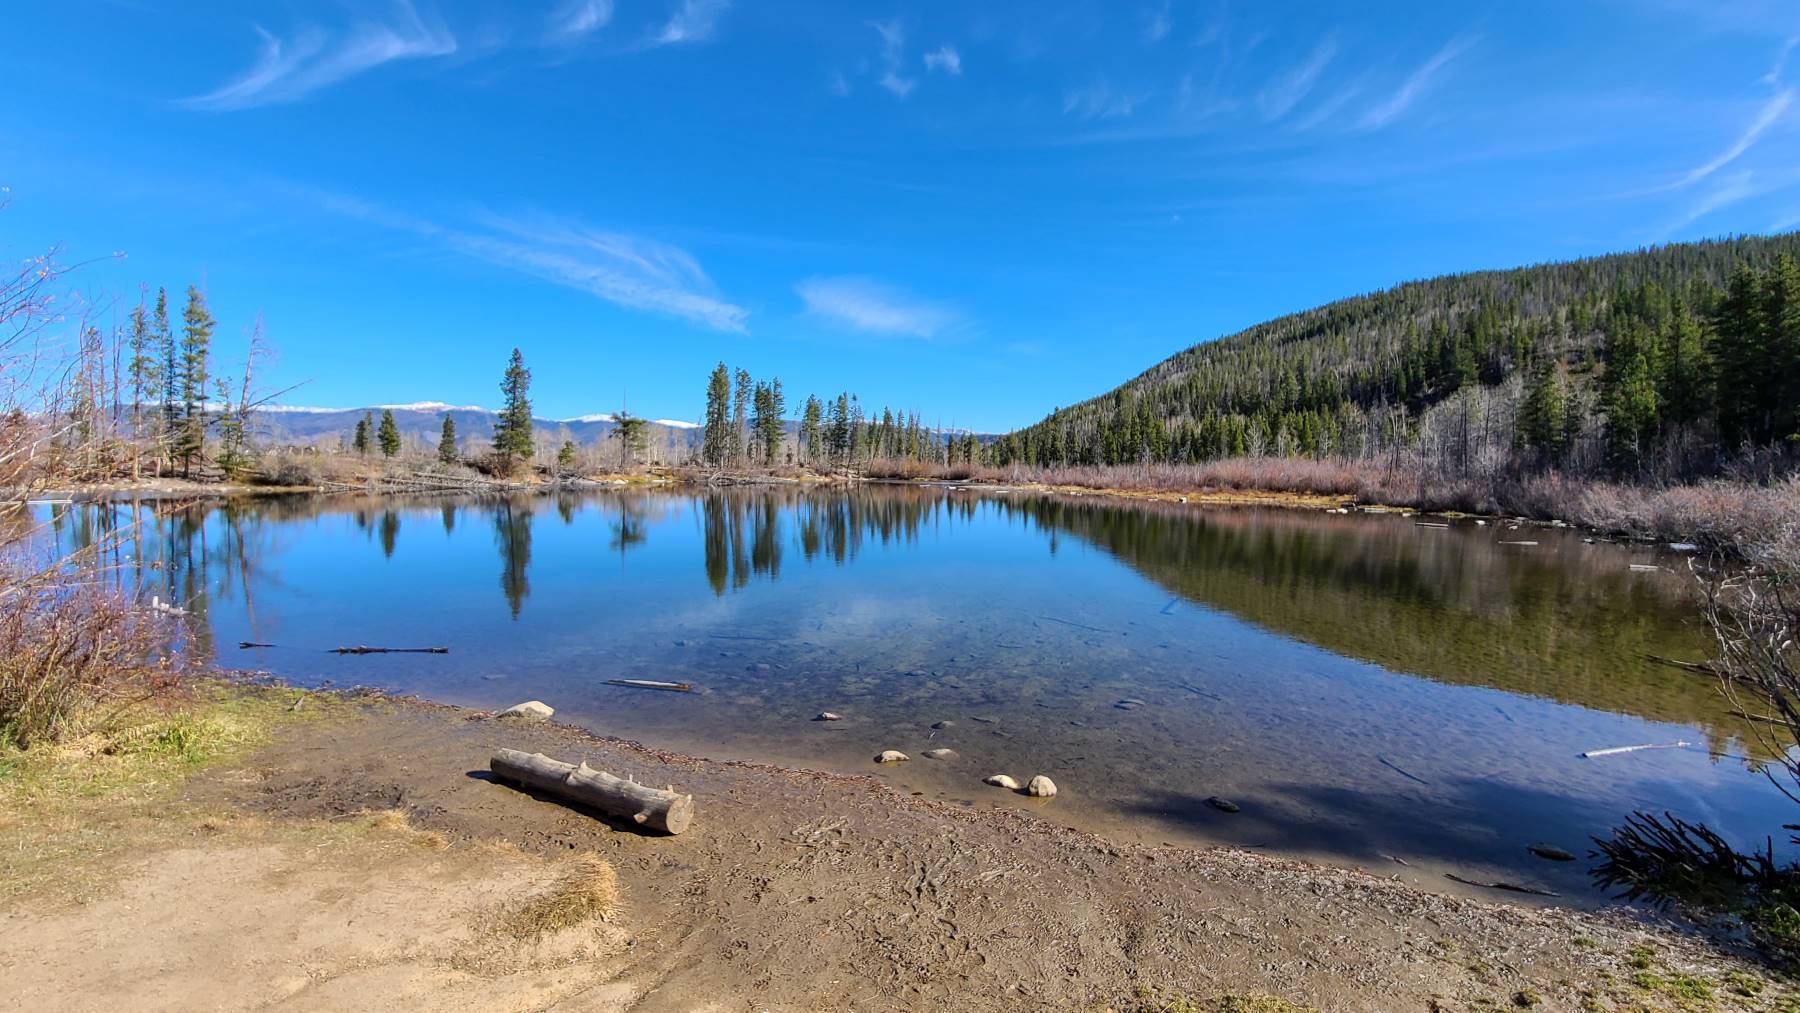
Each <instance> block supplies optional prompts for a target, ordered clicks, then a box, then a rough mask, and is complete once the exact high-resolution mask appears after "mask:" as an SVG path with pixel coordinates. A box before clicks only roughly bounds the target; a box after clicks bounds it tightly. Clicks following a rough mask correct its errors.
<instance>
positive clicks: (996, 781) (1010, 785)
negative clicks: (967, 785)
mask: <svg viewBox="0 0 1800 1013" xmlns="http://www.w3.org/2000/svg"><path fill="white" fill-rule="evenodd" d="M981 783H982V784H991V785H993V786H994V787H996V788H1006V789H1008V790H1010V791H1018V790H1019V782H1017V781H1015V780H1013V779H1012V777H1010V776H1009V775H1006V774H989V775H988V776H986V777H984V778H982V779H981Z"/></svg>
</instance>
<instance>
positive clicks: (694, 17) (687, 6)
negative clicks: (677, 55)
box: [645, 0, 731, 46]
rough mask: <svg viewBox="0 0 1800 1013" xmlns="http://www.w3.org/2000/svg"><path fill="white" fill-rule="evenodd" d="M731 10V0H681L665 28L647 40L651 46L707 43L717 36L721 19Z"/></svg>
mask: <svg viewBox="0 0 1800 1013" xmlns="http://www.w3.org/2000/svg"><path fill="white" fill-rule="evenodd" d="M730 8H731V0H681V6H680V7H678V8H676V9H675V13H674V14H672V15H670V16H669V20H668V21H667V22H665V23H664V24H663V26H662V27H661V28H659V29H657V30H656V31H654V32H652V33H651V34H650V38H649V39H647V40H645V41H646V44H647V45H650V46H679V45H682V44H684V43H691V42H705V41H707V40H708V39H710V38H712V37H713V36H714V35H715V34H717V32H718V30H719V18H721V17H723V16H724V14H725V12H726V11H727V10H729V9H730Z"/></svg>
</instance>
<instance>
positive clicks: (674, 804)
mask: <svg viewBox="0 0 1800 1013" xmlns="http://www.w3.org/2000/svg"><path fill="white" fill-rule="evenodd" d="M488 769H489V770H492V771H493V772H494V776H495V777H497V778H500V779H501V780H505V781H513V782H516V783H518V784H522V785H528V786H530V787H533V788H537V789H538V790H540V791H545V792H549V793H550V794H552V795H557V796H560V797H562V798H566V799H570V800H571V801H575V802H580V803H581V804H582V805H586V806H592V807H593V808H595V809H598V810H600V811H601V812H604V813H608V814H610V815H613V816H621V817H625V818H627V819H630V820H632V821H633V822H635V823H637V824H638V825H639V826H642V827H649V828H650V829H652V830H661V831H662V832H664V833H667V834H679V833H681V832H682V831H683V830H686V829H687V828H688V826H689V825H690V824H692V823H693V821H694V796H692V795H682V794H679V793H677V792H675V791H674V790H672V789H662V788H652V787H650V786H648V785H643V784H638V783H637V782H636V781H628V780H626V779H624V778H620V777H614V776H613V775H611V774H608V773H607V772H605V771H604V770H595V769H594V768H592V767H590V766H588V765H587V763H586V762H582V763H580V764H574V763H564V762H562V761H561V760H556V759H552V758H550V757H548V756H545V755H544V754H542V753H527V752H523V751H521V750H518V749H496V750H495V751H494V756H493V759H492V760H490V761H489V762H488Z"/></svg>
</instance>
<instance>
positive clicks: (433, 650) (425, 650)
mask: <svg viewBox="0 0 1800 1013" xmlns="http://www.w3.org/2000/svg"><path fill="white" fill-rule="evenodd" d="M331 653H333V654H449V653H450V648H448V647H333V648H332V649H331Z"/></svg>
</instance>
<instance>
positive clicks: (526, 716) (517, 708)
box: [500, 700, 556, 721]
mask: <svg viewBox="0 0 1800 1013" xmlns="http://www.w3.org/2000/svg"><path fill="white" fill-rule="evenodd" d="M555 713H556V708H554V707H552V706H550V705H549V704H547V703H545V702H544V701H542V700H527V701H525V702H524V703H521V704H514V705H513V706H511V707H508V708H506V709H505V710H503V711H501V712H500V716H501V717H503V718H513V719H516V720H521V721H542V720H544V719H546V718H548V717H550V716H551V715H552V714H555Z"/></svg>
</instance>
